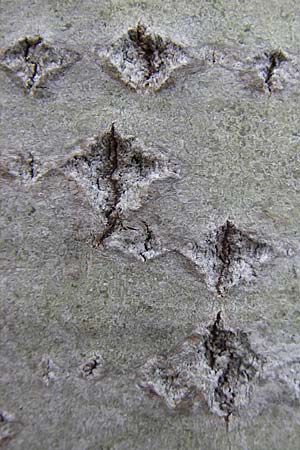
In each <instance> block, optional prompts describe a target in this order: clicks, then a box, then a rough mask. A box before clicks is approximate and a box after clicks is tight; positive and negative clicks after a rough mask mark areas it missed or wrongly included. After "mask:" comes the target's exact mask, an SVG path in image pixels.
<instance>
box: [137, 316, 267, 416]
mask: <svg viewBox="0 0 300 450" xmlns="http://www.w3.org/2000/svg"><path fill="white" fill-rule="evenodd" d="M261 362H262V359H261V358H260V356H259V355H257V354H256V353H255V352H254V351H253V350H252V348H251V345H250V341H249V337H248V335H247V334H246V333H245V332H243V331H240V330H236V331H234V330H231V329H226V327H225V325H224V322H223V320H222V318H221V313H218V315H217V317H216V319H215V321H214V322H213V323H212V324H211V325H209V326H208V327H207V328H206V329H204V330H203V329H201V330H196V331H195V333H194V334H193V335H192V336H189V337H188V338H187V339H186V340H185V341H184V342H183V343H182V344H181V345H180V346H178V347H176V348H175V349H173V350H171V351H170V352H169V353H168V354H167V355H165V356H158V357H154V358H152V359H150V360H149V361H148V362H147V363H146V365H145V366H144V367H143V368H142V369H141V370H140V371H139V373H138V376H137V378H138V385H139V386H140V387H141V388H142V389H144V390H145V391H146V392H148V393H149V394H151V395H152V396H153V395H155V396H158V397H160V398H161V399H163V400H164V401H165V402H166V404H167V406H168V407H169V408H172V409H177V408H180V407H182V406H185V407H186V406H190V407H193V408H197V409H200V410H201V409H202V411H203V412H205V411H206V410H207V409H208V410H209V411H210V412H211V413H214V414H217V415H218V416H220V417H223V418H224V419H225V420H226V421H228V419H229V417H230V416H231V415H232V414H235V413H236V412H237V411H238V409H239V408H240V407H243V406H246V405H248V403H249V401H250V394H251V390H252V383H253V382H254V380H255V378H256V377H257V375H258V374H259V371H260V369H261ZM204 402H205V404H204Z"/></svg>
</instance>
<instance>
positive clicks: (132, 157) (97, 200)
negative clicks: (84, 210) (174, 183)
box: [62, 125, 178, 243]
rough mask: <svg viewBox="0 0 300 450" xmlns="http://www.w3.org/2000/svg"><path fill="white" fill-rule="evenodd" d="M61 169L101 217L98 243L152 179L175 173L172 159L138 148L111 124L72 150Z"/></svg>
mask: <svg viewBox="0 0 300 450" xmlns="http://www.w3.org/2000/svg"><path fill="white" fill-rule="evenodd" d="M62 170H63V172H64V173H65V174H66V175H68V176H70V177H71V178H73V179H74V180H75V181H76V183H77V184H78V185H79V186H80V187H81V188H82V189H83V191H84V192H85V194H86V196H87V198H88V200H89V202H90V204H91V206H92V207H93V208H94V209H95V210H96V211H97V212H99V213H100V214H101V216H102V218H103V219H104V222H105V225H106V227H105V231H104V232H103V234H102V236H101V237H100V240H99V243H100V242H101V243H102V242H103V241H104V240H105V239H106V238H108V237H109V236H111V234H112V233H113V232H114V230H115V229H116V228H117V227H118V226H119V225H120V223H121V221H122V219H123V217H124V216H125V215H126V214H127V213H129V212H130V211H136V210H138V209H139V208H140V207H141V206H142V204H143V203H144V202H145V201H146V200H147V198H148V196H149V189H150V186H151V185H152V184H153V183H154V182H155V181H158V180H165V179H168V178H174V177H177V176H178V166H177V164H176V163H175V162H172V161H171V160H170V159H169V158H168V157H167V156H166V155H164V154H162V153H158V152H157V153H151V152H148V151H144V150H141V149H140V148H139V147H137V146H135V145H134V143H133V138H122V137H121V136H120V135H119V134H118V133H117V132H116V130H115V127H114V125H112V127H111V129H110V130H109V131H108V132H107V133H105V134H104V135H102V136H98V137H96V138H93V139H90V140H89V141H88V142H87V143H86V144H85V145H83V146H82V148H81V150H79V151H78V152H75V153H73V155H71V157H70V158H69V159H68V160H67V162H66V163H64V165H63V166H62Z"/></svg>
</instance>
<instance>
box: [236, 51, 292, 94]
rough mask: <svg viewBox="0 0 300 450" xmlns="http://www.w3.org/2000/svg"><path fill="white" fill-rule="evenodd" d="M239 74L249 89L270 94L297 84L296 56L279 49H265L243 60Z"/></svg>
mask: <svg viewBox="0 0 300 450" xmlns="http://www.w3.org/2000/svg"><path fill="white" fill-rule="evenodd" d="M240 76H241V78H242V80H243V81H244V82H245V83H246V84H247V85H248V86H249V87H250V88H251V89H254V90H257V91H260V92H264V93H267V94H268V95H271V94H273V93H275V92H276V91H281V90H283V89H284V88H287V87H289V86H295V85H298V84H299V79H300V73H299V61H298V57H295V55H294V56H293V55H291V54H289V55H288V54H286V53H284V52H283V51H282V50H280V49H277V50H271V51H269V50H267V51H265V52H263V53H261V54H257V55H255V56H254V57H253V58H251V62H250V63H249V60H248V61H247V62H245V63H244V65H243V68H242V70H240Z"/></svg>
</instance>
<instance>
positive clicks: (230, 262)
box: [182, 220, 273, 295]
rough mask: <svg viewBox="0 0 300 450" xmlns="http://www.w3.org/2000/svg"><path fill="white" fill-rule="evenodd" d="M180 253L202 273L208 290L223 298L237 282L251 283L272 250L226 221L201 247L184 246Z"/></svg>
mask: <svg viewBox="0 0 300 450" xmlns="http://www.w3.org/2000/svg"><path fill="white" fill-rule="evenodd" d="M182 253H183V254H184V256H186V257H187V258H189V259H191V260H192V261H193V262H194V263H195V264H196V266H197V267H198V268H199V269H200V271H201V272H202V273H204V274H205V276H206V282H207V285H208V288H209V289H211V290H212V291H215V292H217V293H218V294H219V295H224V294H225V293H226V292H227V291H228V290H229V289H230V288H232V287H233V286H236V285H238V284H239V283H240V282H242V281H246V282H249V281H251V280H252V279H253V277H255V276H256V273H257V269H258V267H259V265H260V264H262V263H264V262H266V261H267V260H268V259H269V258H270V257H271V256H272V254H273V251H272V248H271V247H270V246H269V245H268V244H266V243H264V242H259V241H257V240H256V239H254V238H252V237H251V236H249V235H248V234H247V233H246V232H244V231H241V230H239V229H238V228H237V227H236V226H235V225H234V224H233V223H232V222H230V221H229V220H227V221H226V223H225V224H224V225H222V226H221V227H220V228H218V229H217V230H215V231H214V232H212V233H211V234H210V235H209V236H208V238H207V240H206V242H205V243H204V244H202V245H196V244H195V245H193V246H192V247H186V248H185V249H184V250H183V252H182Z"/></svg>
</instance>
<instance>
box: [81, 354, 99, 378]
mask: <svg viewBox="0 0 300 450" xmlns="http://www.w3.org/2000/svg"><path fill="white" fill-rule="evenodd" d="M80 371H81V376H82V377H83V378H86V379H88V380H92V379H97V378H99V377H101V376H103V375H104V372H105V370H104V360H103V358H102V356H100V355H98V354H93V355H91V357H90V358H89V360H88V361H86V362H85V363H84V364H82V366H81V367H80Z"/></svg>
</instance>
